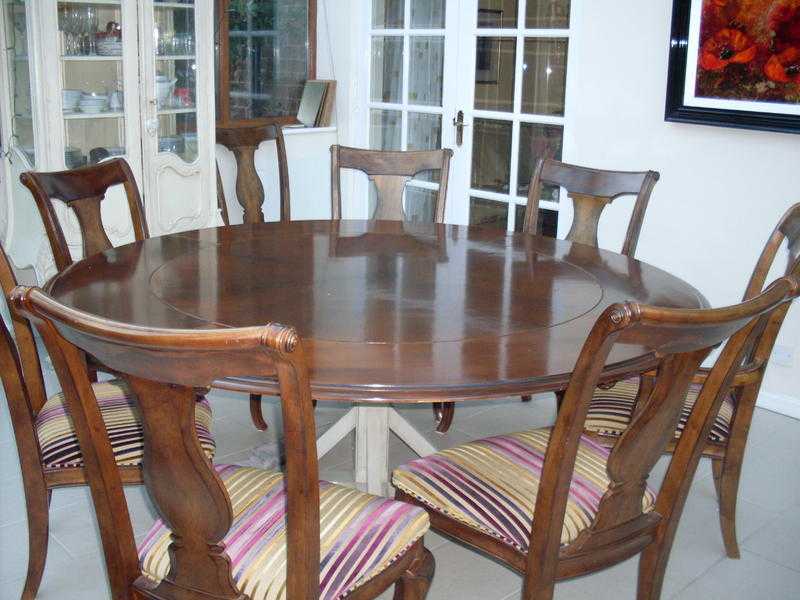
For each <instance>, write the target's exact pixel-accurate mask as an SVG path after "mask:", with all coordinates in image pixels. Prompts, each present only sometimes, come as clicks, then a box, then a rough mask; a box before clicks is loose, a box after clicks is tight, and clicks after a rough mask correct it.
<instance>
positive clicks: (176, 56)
mask: <svg viewBox="0 0 800 600" xmlns="http://www.w3.org/2000/svg"><path fill="white" fill-rule="evenodd" d="M156 60H195V55H194V54H158V55H156Z"/></svg>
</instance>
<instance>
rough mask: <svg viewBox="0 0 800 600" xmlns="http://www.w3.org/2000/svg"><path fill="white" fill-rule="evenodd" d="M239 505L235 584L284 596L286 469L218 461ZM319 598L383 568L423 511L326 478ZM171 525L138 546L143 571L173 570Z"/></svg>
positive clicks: (253, 595) (418, 531) (234, 530)
mask: <svg viewBox="0 0 800 600" xmlns="http://www.w3.org/2000/svg"><path fill="white" fill-rule="evenodd" d="M214 468H215V469H216V471H217V474H218V475H219V476H220V478H221V479H222V481H223V483H224V484H225V487H226V489H227V490H228V494H229V496H230V499H231V506H232V508H233V525H232V526H231V529H230V531H228V534H227V535H226V536H225V538H224V540H223V544H224V545H225V552H226V553H227V555H228V557H229V558H230V561H231V570H232V573H233V580H234V582H235V584H236V587H237V589H238V590H239V591H240V592H241V593H243V594H246V595H247V597H248V598H250V599H251V600H277V599H285V597H286V491H285V486H284V484H283V475H282V474H281V473H279V472H277V471H266V470H263V469H255V468H251V467H239V466H236V465H215V467H214ZM319 486H320V490H319V496H320V498H319V512H320V599H321V600H335V599H336V598H341V597H342V596H344V595H345V594H346V593H347V592H349V591H350V590H353V589H354V588H356V587H359V586H360V585H362V584H363V583H365V582H367V581H369V580H370V579H372V578H373V577H375V576H376V575H378V574H379V573H381V572H382V571H383V570H384V569H385V568H386V567H387V566H388V565H389V564H391V563H392V562H393V561H394V560H395V559H396V558H398V557H399V556H400V555H401V554H402V553H403V552H404V551H405V550H406V549H408V548H409V547H410V546H411V545H412V544H413V543H414V542H416V541H417V540H418V539H420V538H421V537H422V536H423V535H425V532H426V531H427V530H428V524H429V523H428V515H427V514H426V513H425V511H424V510H421V509H420V508H417V507H414V506H411V505H410V504H406V503H403V502H397V501H395V500H390V499H388V498H382V497H379V496H372V495H370V494H366V493H364V492H360V491H358V490H356V489H354V488H350V487H345V486H341V485H336V484H333V483H328V482H327V481H320V484H319ZM169 544H170V532H169V530H168V529H167V527H166V526H165V525H164V523H163V522H161V521H160V520H159V521H157V522H156V524H155V525H154V526H153V528H152V529H151V530H150V532H149V533H148V534H147V536H146V537H145V539H144V540H143V541H142V543H141V545H140V547H139V559H140V561H141V568H142V573H143V574H144V575H145V576H146V577H147V578H149V579H151V580H152V581H154V582H156V583H157V582H159V581H161V580H162V579H163V578H164V577H165V576H166V574H167V572H168V570H169V554H168V550H167V549H168V547H169Z"/></svg>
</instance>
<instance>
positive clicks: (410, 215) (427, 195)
mask: <svg viewBox="0 0 800 600" xmlns="http://www.w3.org/2000/svg"><path fill="white" fill-rule="evenodd" d="M436 195H437V192H436V190H429V189H425V188H420V187H416V186H414V185H407V186H406V191H405V204H404V206H403V210H404V211H405V213H406V221H410V222H412V223H433V219H434V211H435V210H436Z"/></svg>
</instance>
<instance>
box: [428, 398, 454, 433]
mask: <svg viewBox="0 0 800 600" xmlns="http://www.w3.org/2000/svg"><path fill="white" fill-rule="evenodd" d="M431 406H432V408H433V416H434V418H435V419H436V423H437V425H436V431H438V432H439V433H447V431H448V430H449V429H450V425H452V424H453V416H454V415H455V412H456V405H455V403H454V402H434V403H433V404H432V405H431Z"/></svg>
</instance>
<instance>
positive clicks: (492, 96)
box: [475, 37, 517, 112]
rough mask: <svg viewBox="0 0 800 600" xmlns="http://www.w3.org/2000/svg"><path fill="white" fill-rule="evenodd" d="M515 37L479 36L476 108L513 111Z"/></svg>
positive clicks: (477, 45) (476, 62)
mask: <svg viewBox="0 0 800 600" xmlns="http://www.w3.org/2000/svg"><path fill="white" fill-rule="evenodd" d="M516 52H517V40H516V38H500V37H478V39H477V41H476V45H475V108H477V109H480V110H498V111H504V112H511V111H512V110H514V69H515V55H516Z"/></svg>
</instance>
